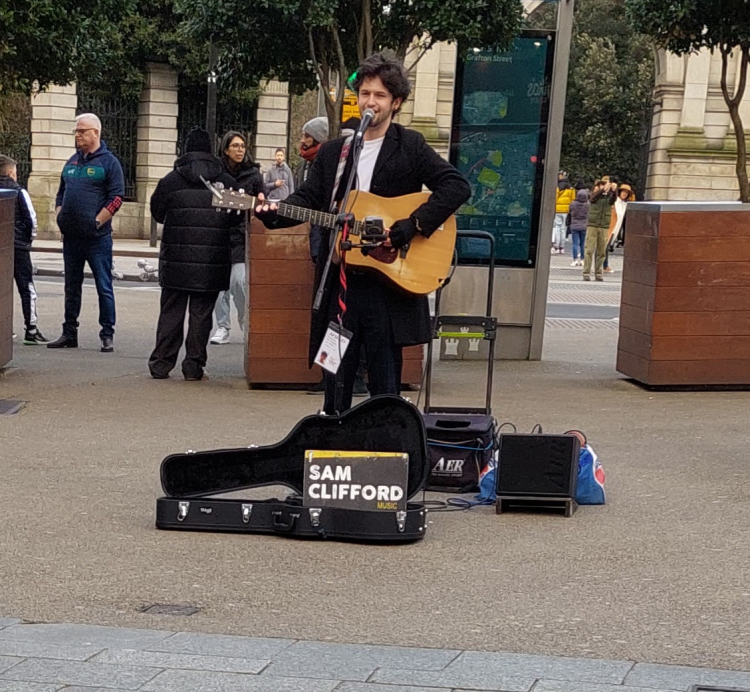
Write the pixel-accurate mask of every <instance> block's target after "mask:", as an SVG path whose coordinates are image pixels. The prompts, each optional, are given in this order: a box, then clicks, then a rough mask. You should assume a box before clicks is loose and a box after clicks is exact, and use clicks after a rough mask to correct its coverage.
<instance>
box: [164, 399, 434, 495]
mask: <svg viewBox="0 0 750 692" xmlns="http://www.w3.org/2000/svg"><path fill="white" fill-rule="evenodd" d="M311 449H314V450H337V451H345V452H347V451H349V452H357V451H365V452H401V453H403V452H405V453H407V454H408V455H409V473H408V485H407V497H408V498H412V497H414V495H416V494H417V493H418V492H419V491H420V490H422V489H423V488H424V486H425V484H426V482H427V476H428V473H429V464H428V456H427V435H426V433H425V427H424V422H423V419H422V415H421V413H420V412H419V409H417V408H416V407H415V406H414V405H413V404H411V403H409V402H408V401H406V400H405V399H402V398H401V397H399V396H392V395H382V396H376V397H372V398H370V399H368V400H366V401H364V402H363V403H361V404H359V405H358V406H355V407H354V408H352V409H350V410H349V411H347V412H346V413H344V414H343V415H341V416H322V415H313V416H308V417H307V418H303V419H302V420H301V421H300V422H299V423H297V425H295V426H294V428H293V429H292V431H291V432H290V433H289V434H288V435H287V436H286V437H285V438H284V439H283V440H282V441H281V442H279V443H277V444H274V445H267V446H263V447H255V446H252V447H240V448H234V449H217V450H211V451H205V452H187V453H185V454H171V455H170V456H168V457H166V458H165V459H164V461H163V462H162V464H161V485H162V488H163V490H164V494H165V495H166V496H167V497H172V498H178V497H179V498H191V497H206V496H208V495H217V494H219V493H228V492H234V491H237V490H245V489H247V488H255V487H260V486H267V485H285V486H287V487H289V488H291V489H292V490H294V491H295V492H296V493H297V494H298V495H301V494H302V491H303V488H302V485H303V477H304V458H305V451H306V450H311Z"/></svg>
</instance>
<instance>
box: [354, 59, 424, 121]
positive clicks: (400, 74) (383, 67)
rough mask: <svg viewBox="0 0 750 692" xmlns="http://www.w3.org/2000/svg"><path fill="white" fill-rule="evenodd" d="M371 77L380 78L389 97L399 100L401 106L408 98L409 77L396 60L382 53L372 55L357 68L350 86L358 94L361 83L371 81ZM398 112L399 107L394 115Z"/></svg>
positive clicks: (409, 88) (409, 91)
mask: <svg viewBox="0 0 750 692" xmlns="http://www.w3.org/2000/svg"><path fill="white" fill-rule="evenodd" d="M373 77H380V79H381V81H382V82H383V84H384V85H385V88H386V89H388V92H389V93H390V95H391V96H392V97H393V98H394V99H401V103H402V105H403V102H404V101H406V99H408V98H409V94H410V93H411V84H409V77H408V76H407V74H406V70H405V69H404V67H403V65H402V64H401V63H400V62H398V61H397V60H391V59H390V58H387V57H386V56H385V55H383V54H382V53H373V54H372V55H371V56H370V57H369V58H367V59H366V60H365V61H364V62H363V63H362V64H361V65H360V66H359V67H358V68H357V73H356V76H355V77H354V79H353V80H352V84H351V86H352V88H353V89H354V91H356V92H357V94H359V88H360V87H361V86H362V82H364V81H365V79H372V78H373ZM400 110H401V107H400V106H399V108H398V109H397V110H396V111H395V112H394V114H395V113H398V112H399V111H400Z"/></svg>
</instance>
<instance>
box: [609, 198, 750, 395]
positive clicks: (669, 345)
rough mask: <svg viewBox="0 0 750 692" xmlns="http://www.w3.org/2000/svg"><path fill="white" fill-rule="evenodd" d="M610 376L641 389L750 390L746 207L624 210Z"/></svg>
mask: <svg viewBox="0 0 750 692" xmlns="http://www.w3.org/2000/svg"><path fill="white" fill-rule="evenodd" d="M617 370H618V372H620V373H622V374H623V375H627V376H628V377H632V378H633V379H635V380H637V381H638V382H641V383H643V384H646V385H651V386H682V387H689V386H712V385H714V386H745V385H750V205H743V204H739V203H734V202H694V203H691V202H638V203H632V204H630V205H629V206H628V220H627V237H626V242H625V262H624V269H623V283H622V306H621V310H620V339H619V343H618V348H617Z"/></svg>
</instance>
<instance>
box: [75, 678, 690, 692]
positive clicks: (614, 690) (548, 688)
mask: <svg viewBox="0 0 750 692" xmlns="http://www.w3.org/2000/svg"><path fill="white" fill-rule="evenodd" d="M66 692H67V691H66ZM454 692H462V690H455V691H454ZM532 692H685V688H684V687H670V688H669V689H667V688H662V689H654V688H652V687H630V686H629V685H628V686H626V687H623V686H622V685H601V684H598V683H597V684H594V683H588V682H574V681H572V680H539V682H537V684H536V685H534V689H533V690H532Z"/></svg>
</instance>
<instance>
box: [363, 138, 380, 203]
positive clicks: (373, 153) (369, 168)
mask: <svg viewBox="0 0 750 692" xmlns="http://www.w3.org/2000/svg"><path fill="white" fill-rule="evenodd" d="M384 139H385V136H383V137H380V138H379V139H371V140H370V141H367V140H365V142H364V143H363V145H362V153H361V154H360V155H359V165H358V166H357V181H358V183H357V189H358V190H359V191H360V192H369V191H370V183H372V172H373V171H374V170H375V162H376V161H377V160H378V155H379V154H380V149H381V147H382V146H383V140H384Z"/></svg>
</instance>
